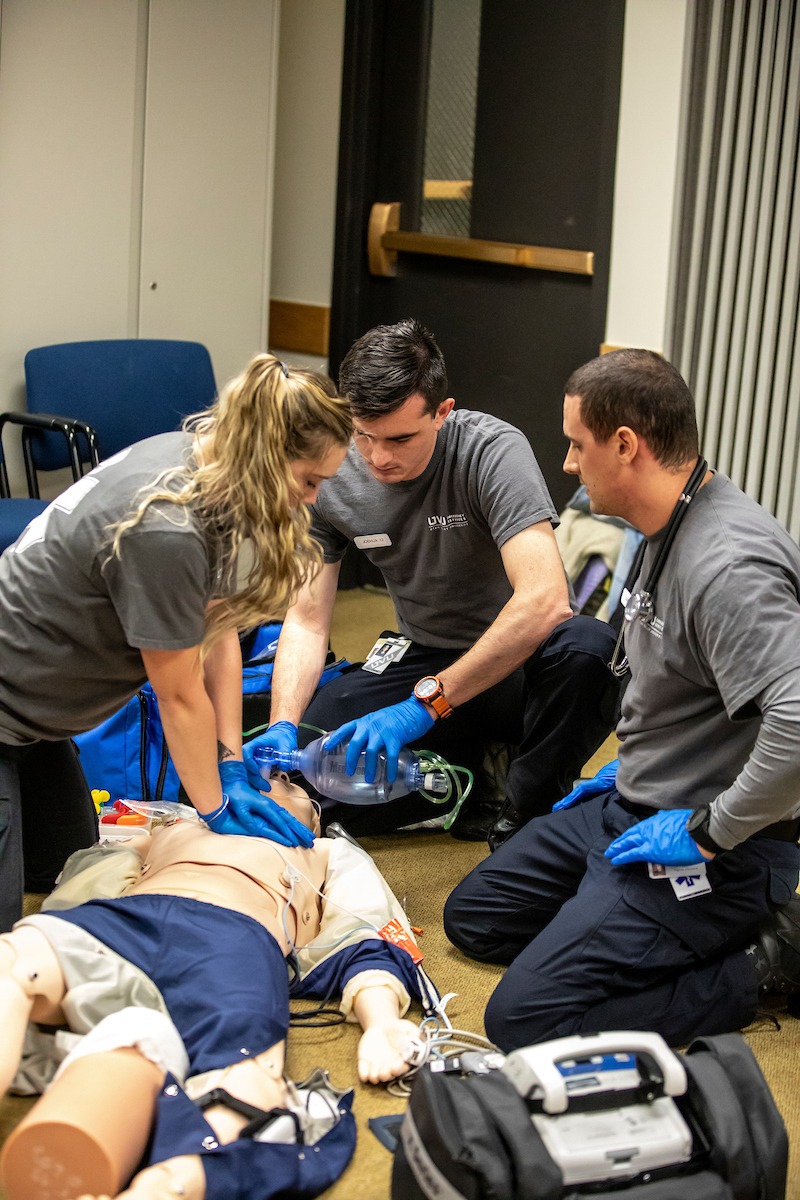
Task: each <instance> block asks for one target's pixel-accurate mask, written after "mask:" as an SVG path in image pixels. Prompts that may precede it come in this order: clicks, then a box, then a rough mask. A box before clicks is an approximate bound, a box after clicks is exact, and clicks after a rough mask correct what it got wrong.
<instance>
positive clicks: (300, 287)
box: [271, 0, 345, 305]
mask: <svg viewBox="0 0 800 1200" xmlns="http://www.w3.org/2000/svg"><path fill="white" fill-rule="evenodd" d="M344 13H345V0H281V24H280V58H279V68H278V120H277V130H276V140H275V190H274V198H273V199H274V207H273V225H272V232H273V238H272V289H271V291H272V298H273V299H275V300H294V301H300V302H302V303H304V304H323V305H328V304H330V302H331V281H332V275H333V241H334V227H335V220H336V175H337V166H338V154H339V109H340V93H341V80H342V51H343V44H344Z"/></svg>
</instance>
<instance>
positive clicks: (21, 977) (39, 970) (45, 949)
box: [0, 925, 66, 1095]
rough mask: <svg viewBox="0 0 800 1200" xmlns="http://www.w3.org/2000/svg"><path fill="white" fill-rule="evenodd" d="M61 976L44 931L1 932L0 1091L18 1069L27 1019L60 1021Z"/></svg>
mask: <svg viewBox="0 0 800 1200" xmlns="http://www.w3.org/2000/svg"><path fill="white" fill-rule="evenodd" d="M65 987H66V985H65V983H64V976H63V975H62V973H61V967H60V966H59V963H58V958H57V957H56V953H55V951H54V950H53V947H52V946H51V945H50V943H49V942H48V940H47V938H46V937H45V936H44V934H42V933H40V932H39V930H38V929H34V928H33V927H32V926H26V925H23V926H21V927H20V928H19V929H15V930H14V932H13V933H6V934H3V935H2V936H0V1019H2V1025H3V1037H2V1040H0V1093H2V1094H3V1095H4V1094H5V1093H6V1092H7V1091H8V1088H9V1085H10V1084H11V1080H12V1079H13V1078H14V1076H15V1075H16V1073H17V1067H18V1066H19V1060H20V1056H21V1054H22V1046H23V1042H24V1040H25V1030H26V1028H27V1026H28V1022H29V1021H40V1022H41V1023H42V1024H43V1025H61V1024H63V1021H64V1014H63V1013H62V1012H61V1007H60V1006H61V1001H62V1000H63V998H64V991H65Z"/></svg>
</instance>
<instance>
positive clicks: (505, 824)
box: [487, 800, 526, 850]
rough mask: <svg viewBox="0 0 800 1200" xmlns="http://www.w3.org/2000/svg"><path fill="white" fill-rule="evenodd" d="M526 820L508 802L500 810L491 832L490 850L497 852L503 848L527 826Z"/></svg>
mask: <svg viewBox="0 0 800 1200" xmlns="http://www.w3.org/2000/svg"><path fill="white" fill-rule="evenodd" d="M525 821H526V818H525V817H523V815H522V813H521V812H518V811H517V809H516V808H514V807H513V805H511V804H509V802H508V801H507V800H506V802H505V804H504V805H503V807H502V808H501V809H500V814H499V816H498V818H497V820H496V821H495V823H494V825H492V827H491V829H490V830H489V834H488V838H487V841H488V842H489V849H490V850H496V849H497V847H498V846H502V845H503V843H504V842H507V841H508V839H509V838H510V837H512V836H513V835H514V834H515V833H516V832H517V830H518V829H521V828H522V826H523V825H524V824H525Z"/></svg>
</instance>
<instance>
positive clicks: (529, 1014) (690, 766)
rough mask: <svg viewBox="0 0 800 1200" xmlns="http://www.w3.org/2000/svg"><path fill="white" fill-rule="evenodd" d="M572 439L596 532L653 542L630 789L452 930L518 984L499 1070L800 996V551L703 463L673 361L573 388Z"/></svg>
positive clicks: (601, 370) (729, 1020) (626, 782)
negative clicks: (542, 1044) (513, 1054)
mask: <svg viewBox="0 0 800 1200" xmlns="http://www.w3.org/2000/svg"><path fill="white" fill-rule="evenodd" d="M564 432H565V433H566V435H567V437H568V438H569V442H570V449H569V452H568V454H567V458H566V462H565V464H564V466H565V470H566V471H567V472H569V473H570V474H576V475H580V477H581V479H582V480H583V482H584V483H585V485H586V487H587V489H588V494H589V499H590V503H591V508H592V511H593V512H597V513H604V514H608V515H613V516H619V517H624V518H625V519H626V520H627V521H629V522H630V523H631V524H632V525H634V526H636V527H637V528H639V529H641V531H642V532H643V533H644V535H645V539H646V542H645V546H646V549H645V555H644V560H643V563H642V566H641V570H640V574H639V577H638V580H637V581H636V583H635V584H634V594H633V596H632V597H630V598H629V599H628V602H627V606H626V621H625V625H624V645H623V642H622V641H620V643H619V644H618V647H617V651H615V655H614V659H613V660H612V661H613V662H615V663H616V662H620V663H621V662H622V661H623V652H624V651H626V652H627V655H628V658H629V663H630V681H629V684H628V686H627V688H626V690H625V693H624V697H623V701H622V717H621V720H620V723H619V726H618V730H617V732H618V734H619V737H620V740H621V746H620V753H619V765H618V770H617V771H616V772H614V771H613V769H612V770H610V771H609V770H608V769H604V771H603V772H602V779H601V778H600V777H598V780H597V781H592V782H591V783H589V784H588V785H584V786H579V787H577V788H575V789H574V791H573V792H572V793H571V794H570V795H569V796H567V797H565V799H564V800H563V801H561V802H560V803H559V804H558V805H557V806H556V810H557V811H555V812H553V813H552V814H549V815H547V816H542V817H540V818H539V819H537V820H535V821H532V822H530V824H529V825H528V826H527V827H526V828H525V829H524V830H523V831H521V832H520V834H519V835H518V836H517V837H515V838H514V839H512V841H511V842H510V843H509V844H508V845H507V846H503V847H501V849H500V850H499V851H498V852H497V854H495V855H493V856H492V858H491V860H490V861H489V863H488V864H481V865H479V866H478V867H477V868H476V869H475V870H474V871H473V872H471V874H470V875H469V876H467V878H466V879H465V880H464V881H463V883H462V884H460V885H459V887H458V888H457V889H456V890H455V891H454V892H453V894H452V895H451V897H450V898H449V900H448V902H447V906H446V909H445V928H446V931H447V934H448V936H449V937H450V939H451V941H453V942H454V943H455V944H456V945H457V946H459V947H460V948H462V949H463V950H464V952H465V953H467V954H469V955H471V956H472V957H475V958H480V959H482V960H487V961H492V962H501V963H504V964H507V966H508V970H507V971H506V974H505V976H504V977H503V979H502V981H501V983H500V984H499V986H498V988H497V990H496V991H495V993H494V995H493V996H492V998H491V1000H490V1002H489V1006H488V1009H487V1013H486V1029H487V1033H488V1034H489V1036H490V1037H491V1038H492V1039H493V1040H494V1041H496V1042H497V1043H498V1044H499V1045H500V1046H501V1047H502V1048H503V1049H504V1050H509V1049H512V1048H514V1047H517V1046H524V1045H528V1044H531V1043H535V1042H539V1041H544V1040H547V1039H549V1038H556V1037H563V1036H566V1035H569V1034H574V1033H580V1034H590V1033H596V1032H600V1031H601V1030H603V1029H640V1028H647V1029H652V1030H655V1031H656V1032H658V1033H660V1034H661V1035H662V1036H663V1037H665V1038H666V1039H667V1041H669V1042H670V1043H672V1044H680V1043H683V1042H688V1041H690V1040H691V1038H692V1037H694V1036H696V1035H698V1034H701V1033H702V1034H712V1033H721V1032H726V1031H730V1030H735V1029H739V1028H741V1027H743V1026H744V1025H747V1024H748V1023H749V1022H750V1021H751V1020H752V1019H753V1016H754V1015H755V1011H756V1007H757V1003H758V997H759V995H760V994H762V993H763V992H764V991H769V990H778V991H782V992H784V993H791V992H798V993H800V897H797V896H796V895H795V889H796V888H797V884H798V878H799V877H800V850H799V849H798V845H797V842H798V836H799V835H800V550H798V547H797V546H796V545H795V543H794V542H793V541H792V539H791V538H790V537H789V535H788V534H787V533H786V531H785V530H784V529H782V528H781V526H780V525H779V524H778V523H777V521H775V519H774V518H773V517H771V516H770V515H769V514H768V513H767V512H765V511H764V509H762V508H760V507H759V506H758V505H757V504H756V503H755V502H754V501H753V500H751V499H749V498H748V497H747V496H745V495H744V494H743V493H742V492H741V491H740V490H739V489H738V488H737V487H735V485H734V484H733V483H732V482H731V481H730V480H729V479H726V478H725V476H724V475H721V474H719V473H715V472H713V471H710V470H709V469H708V466H707V464H706V462H705V460H704V459H702V458H701V457H699V455H698V438H697V425H696V421H695V414H694V402H693V400H692V397H691V394H690V392H689V390H688V388H687V387H686V384H685V383H684V381H683V379H682V378H681V376H680V375H679V374H678V372H677V371H676V370H675V369H674V367H672V366H670V364H669V363H667V362H665V361H664V360H663V359H662V358H660V357H659V356H658V355H656V354H652V353H651V352H649V351H644V350H622V351H616V352H615V353H613V354H610V355H607V356H604V357H603V358H599V359H595V360H593V361H592V362H590V363H587V364H586V366H584V367H581V368H580V369H579V370H578V371H576V372H575V373H574V374H573V375H572V377H571V378H570V380H569V381H568V383H567V386H566V396H565V400H564Z"/></svg>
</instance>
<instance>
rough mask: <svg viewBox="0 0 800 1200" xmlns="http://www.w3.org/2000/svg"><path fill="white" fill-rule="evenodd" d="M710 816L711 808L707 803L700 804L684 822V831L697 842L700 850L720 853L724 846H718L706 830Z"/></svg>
mask: <svg viewBox="0 0 800 1200" xmlns="http://www.w3.org/2000/svg"><path fill="white" fill-rule="evenodd" d="M710 816H711V809H710V808H709V807H708V805H707V804H702V805H701V806H700V808H696V809H695V810H694V812H693V813H692V815H691V816H690V817H689V819H688V821H687V822H686V832H687V833H688V834H689V835H690V837H692V838H693V839H694V840H695V841H696V842H697V844H698V846H699V847H700V848H701V850H708V852H709V854H722V853H723V852H724V847H722V846H719V845H718V844H717V843H716V842H715V841H714V839H713V838H712V836H711V834H710V833H709V832H708V821H709V817H710Z"/></svg>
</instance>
